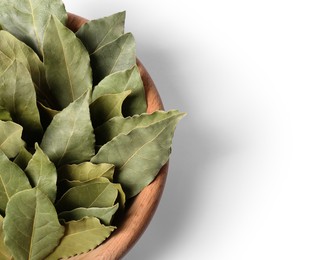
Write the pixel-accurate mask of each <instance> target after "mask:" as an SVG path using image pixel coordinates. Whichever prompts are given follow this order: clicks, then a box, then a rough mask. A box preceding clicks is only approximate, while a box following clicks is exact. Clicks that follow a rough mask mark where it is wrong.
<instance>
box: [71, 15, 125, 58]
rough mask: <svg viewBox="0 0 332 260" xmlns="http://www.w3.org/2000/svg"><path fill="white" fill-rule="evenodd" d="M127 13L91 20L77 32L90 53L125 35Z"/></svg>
mask: <svg viewBox="0 0 332 260" xmlns="http://www.w3.org/2000/svg"><path fill="white" fill-rule="evenodd" d="M125 16H126V13H125V12H119V13H115V14H113V15H110V16H107V17H103V18H100V19H95V20H90V21H88V22H87V23H85V24H84V25H82V26H81V28H80V29H79V30H78V31H77V32H76V35H77V37H78V38H80V39H81V41H82V42H83V44H84V45H85V47H86V48H87V49H88V51H89V52H90V53H93V52H95V51H96V50H97V49H99V48H101V47H103V46H104V45H107V44H108V43H110V42H112V41H114V40H116V39H117V38H118V37H120V36H121V35H122V34H123V33H124V23H125Z"/></svg>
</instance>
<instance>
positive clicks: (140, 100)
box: [92, 65, 147, 116]
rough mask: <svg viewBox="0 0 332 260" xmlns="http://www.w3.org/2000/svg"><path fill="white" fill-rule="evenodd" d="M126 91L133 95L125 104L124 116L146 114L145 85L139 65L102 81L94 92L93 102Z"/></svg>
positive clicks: (113, 74)
mask: <svg viewBox="0 0 332 260" xmlns="http://www.w3.org/2000/svg"><path fill="white" fill-rule="evenodd" d="M126 90H130V91H131V93H130V95H129V96H128V98H127V99H126V100H125V101H124V104H123V109H122V112H123V114H124V116H132V115H135V114H141V113H144V112H146V108H147V104H146V97H145V91H144V85H143V81H142V78H141V75H140V73H139V70H138V67H137V65H135V66H134V67H132V68H131V69H128V70H124V71H118V72H115V73H112V74H110V75H108V76H107V77H105V78H104V79H103V80H102V81H100V82H99V84H98V85H97V86H95V88H94V90H93V92H92V101H94V100H96V99H97V98H98V97H100V96H102V95H105V94H114V93H120V92H123V91H126Z"/></svg>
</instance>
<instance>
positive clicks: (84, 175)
mask: <svg viewBox="0 0 332 260" xmlns="http://www.w3.org/2000/svg"><path fill="white" fill-rule="evenodd" d="M113 174H114V165H113V164H109V163H99V164H94V163H91V162H83V163H80V164H66V165H63V166H62V167H60V168H59V169H58V181H62V180H68V181H75V180H76V181H80V182H88V181H91V180H93V179H96V178H99V177H106V178H107V179H109V180H110V181H112V180H113Z"/></svg>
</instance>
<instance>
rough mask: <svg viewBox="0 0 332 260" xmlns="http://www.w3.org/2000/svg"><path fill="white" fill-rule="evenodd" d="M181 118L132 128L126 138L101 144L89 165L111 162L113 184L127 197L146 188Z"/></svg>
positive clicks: (164, 157) (164, 158) (166, 154)
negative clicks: (119, 187) (112, 166)
mask: <svg viewBox="0 0 332 260" xmlns="http://www.w3.org/2000/svg"><path fill="white" fill-rule="evenodd" d="M183 116H184V114H183V113H180V112H178V113H177V114H174V115H173V116H172V117H169V118H168V119H167V120H163V121H161V122H157V123H155V124H151V125H149V126H147V127H140V128H136V129H133V130H132V131H130V132H129V133H128V134H127V135H125V134H120V135H118V136H117V137H115V138H113V139H112V140H111V141H109V142H107V143H106V144H105V145H103V146H102V147H101V148H100V150H99V151H98V153H97V154H96V155H95V156H94V157H92V159H91V162H93V163H102V162H103V163H105V162H106V163H113V164H114V165H115V175H114V181H115V182H119V183H120V184H121V185H122V187H123V189H124V191H125V193H126V195H127V197H128V198H131V197H133V196H135V195H137V194H138V193H139V192H140V191H141V190H142V189H143V188H144V187H145V186H147V185H148V184H149V183H150V182H151V181H152V180H153V179H154V178H155V177H156V175H157V173H158V172H159V170H160V168H161V167H162V166H163V165H164V164H165V163H166V162H167V160H168V158H169V155H170V152H171V144H172V138H173V134H174V130H175V127H176V125H177V123H178V121H179V120H180V119H181V118H182V117H183Z"/></svg>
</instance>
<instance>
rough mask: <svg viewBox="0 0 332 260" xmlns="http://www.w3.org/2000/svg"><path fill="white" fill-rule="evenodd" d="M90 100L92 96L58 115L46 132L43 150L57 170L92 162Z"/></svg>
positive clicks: (92, 137)
mask: <svg viewBox="0 0 332 260" xmlns="http://www.w3.org/2000/svg"><path fill="white" fill-rule="evenodd" d="M89 100H90V93H89V92H88V93H85V94H84V95H82V96H81V97H80V98H79V99H77V100H75V101H74V102H72V103H71V104H69V106H68V107H66V108H65V109H63V110H62V111H61V112H59V113H58V114H56V115H55V116H54V118H53V120H52V122H51V123H50V125H49V126H48V128H47V129H46V131H45V134H44V136H43V139H42V142H41V144H40V147H41V149H42V150H43V151H44V152H45V153H46V154H47V156H48V157H49V158H50V160H51V161H52V162H53V163H54V164H55V165H56V166H61V165H64V164H70V163H81V162H84V161H89V160H90V158H91V157H92V156H93V155H94V153H95V150H94V143H95V137H94V133H93V127H92V124H91V120H90V112H89Z"/></svg>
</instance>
